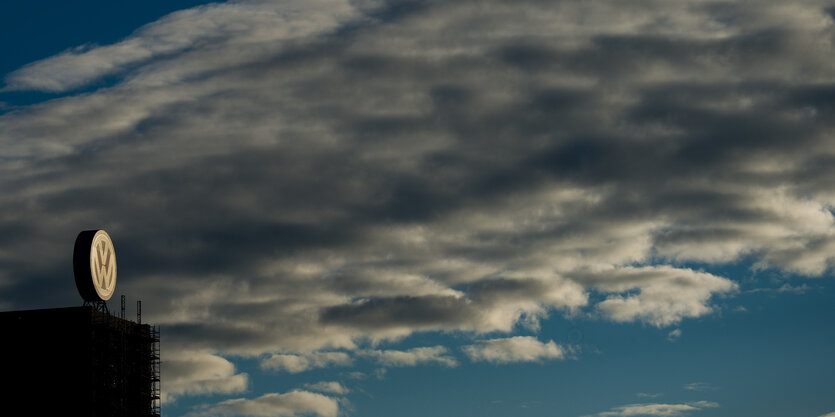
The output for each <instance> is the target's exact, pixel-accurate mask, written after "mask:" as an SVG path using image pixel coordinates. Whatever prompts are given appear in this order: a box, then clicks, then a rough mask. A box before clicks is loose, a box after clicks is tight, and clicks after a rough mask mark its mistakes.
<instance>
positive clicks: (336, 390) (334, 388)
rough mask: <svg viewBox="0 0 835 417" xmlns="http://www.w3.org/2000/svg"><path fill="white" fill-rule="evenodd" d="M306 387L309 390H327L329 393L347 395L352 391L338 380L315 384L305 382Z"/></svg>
mask: <svg viewBox="0 0 835 417" xmlns="http://www.w3.org/2000/svg"><path fill="white" fill-rule="evenodd" d="M304 388H305V389H307V390H309V391H318V392H326V393H328V394H337V395H345V394H348V393H349V392H351V390H349V389H348V388H345V386H344V385H342V384H340V383H339V382H336V381H320V382H317V383H315V384H305V385H304Z"/></svg>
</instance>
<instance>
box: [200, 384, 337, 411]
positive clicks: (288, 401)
mask: <svg viewBox="0 0 835 417" xmlns="http://www.w3.org/2000/svg"><path fill="white" fill-rule="evenodd" d="M186 415H187V416H188V417H213V416H222V417H232V416H250V417H295V416H301V415H315V416H319V417H337V416H338V415H339V401H338V400H337V399H334V398H331V397H328V396H325V395H322V394H317V393H314V392H308V391H301V390H295V391H290V392H288V393H284V394H278V393H272V394H266V395H262V396H260V397H257V398H253V399H246V398H236V399H232V400H226V401H223V402H220V403H217V404H213V405H206V406H202V407H200V408H198V409H197V410H195V411H193V412H191V413H188V414H186Z"/></svg>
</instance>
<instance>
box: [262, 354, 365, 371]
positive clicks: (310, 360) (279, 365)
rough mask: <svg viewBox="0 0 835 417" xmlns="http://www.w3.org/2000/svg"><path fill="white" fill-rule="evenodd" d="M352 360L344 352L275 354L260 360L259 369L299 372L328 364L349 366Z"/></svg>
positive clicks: (327, 365)
mask: <svg viewBox="0 0 835 417" xmlns="http://www.w3.org/2000/svg"><path fill="white" fill-rule="evenodd" d="M353 363H354V360H353V359H352V358H351V356H350V355H348V354H347V353H345V352H312V353H307V354H275V355H271V356H270V357H268V358H265V359H262V360H261V369H268V370H273V371H286V372H289V373H293V374H296V373H299V372H304V371H308V370H310V369H316V368H326V367H329V366H350V365H351V364H353Z"/></svg>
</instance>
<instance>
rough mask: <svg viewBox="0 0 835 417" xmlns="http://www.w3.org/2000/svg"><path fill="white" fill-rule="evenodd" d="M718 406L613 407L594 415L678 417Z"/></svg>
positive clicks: (609, 416) (656, 404)
mask: <svg viewBox="0 0 835 417" xmlns="http://www.w3.org/2000/svg"><path fill="white" fill-rule="evenodd" d="M718 406H719V404H717V403H714V402H710V401H696V402H689V403H684V404H661V403H654V404H629V405H624V406H620V407H615V408H613V409H612V410H610V411H604V412H601V413H597V414H594V416H597V417H626V416H661V417H678V416H684V415H687V414H689V413H690V412H693V411H700V410H703V409H705V408H714V407H718Z"/></svg>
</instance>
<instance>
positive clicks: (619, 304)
mask: <svg viewBox="0 0 835 417" xmlns="http://www.w3.org/2000/svg"><path fill="white" fill-rule="evenodd" d="M574 276H575V277H576V279H578V280H580V281H583V282H586V283H588V284H590V285H593V286H595V287H596V288H598V289H600V290H602V291H605V292H612V293H620V292H626V293H627V294H626V295H621V294H614V295H610V296H608V297H607V298H606V299H605V300H604V301H602V302H600V303H599V304H597V308H598V309H599V310H600V311H601V312H602V313H603V314H604V315H606V316H607V317H609V318H611V319H612V320H615V321H619V322H628V321H634V320H642V321H644V322H647V323H649V324H652V325H655V326H658V327H662V326H668V325H671V324H675V323H678V322H680V321H681V320H682V319H683V318H686V317H699V316H702V315H705V314H708V313H711V312H712V311H713V308H712V307H711V306H710V305H709V304H708V302H709V300H710V298H711V296H713V295H714V294H732V293H734V292H735V291H737V289H738V287H739V286H738V285H737V284H736V283H734V282H733V281H731V280H729V279H727V278H723V277H719V276H716V275H713V274H709V273H706V272H698V271H693V270H691V269H681V268H673V267H670V266H648V267H620V268H601V269H596V270H587V271H582V272H577V273H575V274H574ZM633 290H638V291H637V292H631V293H630V291H633Z"/></svg>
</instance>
